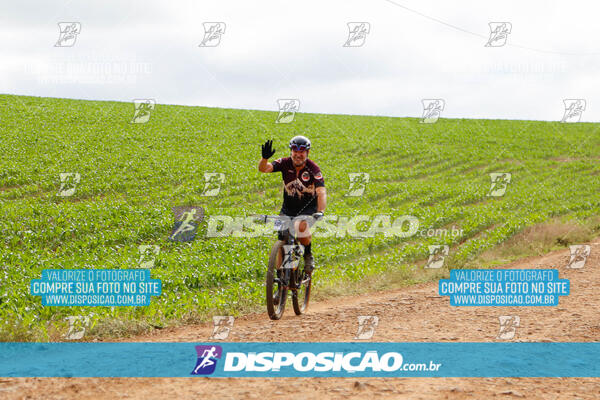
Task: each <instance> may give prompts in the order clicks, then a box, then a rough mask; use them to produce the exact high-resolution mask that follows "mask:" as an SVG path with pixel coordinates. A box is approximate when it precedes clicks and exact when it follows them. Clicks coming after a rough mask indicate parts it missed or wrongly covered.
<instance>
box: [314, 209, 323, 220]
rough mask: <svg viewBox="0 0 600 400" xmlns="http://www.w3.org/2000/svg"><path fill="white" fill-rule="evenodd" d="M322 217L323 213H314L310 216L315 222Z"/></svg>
mask: <svg viewBox="0 0 600 400" xmlns="http://www.w3.org/2000/svg"><path fill="white" fill-rule="evenodd" d="M324 215H325V213H323V211H317V212H316V213H314V214H313V215H312V217H313V218H314V219H315V221H319V220H320V219H322V218H323V216H324Z"/></svg>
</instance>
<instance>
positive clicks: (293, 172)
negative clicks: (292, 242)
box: [258, 136, 327, 274]
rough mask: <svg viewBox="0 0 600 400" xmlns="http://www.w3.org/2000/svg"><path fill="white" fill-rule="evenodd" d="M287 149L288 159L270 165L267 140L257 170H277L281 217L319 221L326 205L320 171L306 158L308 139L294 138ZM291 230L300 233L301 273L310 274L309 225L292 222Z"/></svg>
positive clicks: (271, 152) (280, 159)
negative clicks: (304, 217) (282, 188)
mask: <svg viewBox="0 0 600 400" xmlns="http://www.w3.org/2000/svg"><path fill="white" fill-rule="evenodd" d="M289 147H290V150H291V157H284V158H279V159H277V160H275V161H273V162H272V163H270V162H268V160H269V158H270V157H271V156H273V154H275V150H274V149H273V141H272V140H267V141H266V142H265V144H263V145H262V158H261V160H260V161H259V163H258V170H259V171H260V172H264V173H269V172H278V171H281V176H282V178H283V185H284V190H283V205H282V206H281V212H280V214H281V215H286V216H288V217H290V218H295V217H298V216H302V215H307V216H313V217H315V218H316V219H320V218H322V217H323V213H324V212H325V207H326V205H327V191H326V190H325V181H324V179H323V175H322V174H321V169H320V168H319V166H318V165H317V164H316V163H315V162H314V161H312V160H309V159H308V152H309V150H310V140H308V138H306V137H304V136H294V137H293V138H292V139H291V140H290V145H289ZM294 229H296V231H297V232H300V233H301V235H299V236H300V237H299V240H300V243H301V244H302V245H303V246H304V270H305V272H306V273H308V274H310V273H311V272H312V270H313V268H314V259H313V255H312V250H311V235H310V229H309V226H308V224H307V222H306V220H296V221H294Z"/></svg>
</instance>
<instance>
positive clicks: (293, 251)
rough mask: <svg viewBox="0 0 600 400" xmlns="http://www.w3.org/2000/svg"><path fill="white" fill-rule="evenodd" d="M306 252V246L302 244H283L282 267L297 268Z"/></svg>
mask: <svg viewBox="0 0 600 400" xmlns="http://www.w3.org/2000/svg"><path fill="white" fill-rule="evenodd" d="M303 254H304V246H302V245H301V244H295V245H289V244H284V245H283V260H282V261H281V268H283V269H288V268H289V269H295V268H297V267H298V264H299V263H300V257H302V256H303Z"/></svg>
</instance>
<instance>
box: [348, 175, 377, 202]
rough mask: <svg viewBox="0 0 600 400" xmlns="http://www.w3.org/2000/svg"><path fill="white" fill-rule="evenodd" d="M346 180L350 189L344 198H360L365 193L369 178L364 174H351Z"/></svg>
mask: <svg viewBox="0 0 600 400" xmlns="http://www.w3.org/2000/svg"><path fill="white" fill-rule="evenodd" d="M348 178H350V187H349V188H348V193H346V196H348V197H360V196H362V195H363V193H364V192H365V189H366V188H367V183H369V179H370V178H371V176H370V175H369V174H368V173H366V172H353V173H349V174H348Z"/></svg>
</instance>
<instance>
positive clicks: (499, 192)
mask: <svg viewBox="0 0 600 400" xmlns="http://www.w3.org/2000/svg"><path fill="white" fill-rule="evenodd" d="M511 177H512V175H511V174H510V172H492V173H490V179H491V180H492V186H491V187H490V191H489V192H488V194H487V195H488V196H491V197H500V196H504V193H506V188H508V184H509V183H510V179H511Z"/></svg>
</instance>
